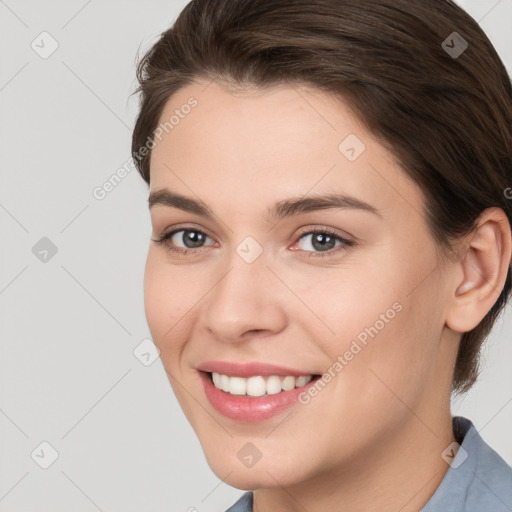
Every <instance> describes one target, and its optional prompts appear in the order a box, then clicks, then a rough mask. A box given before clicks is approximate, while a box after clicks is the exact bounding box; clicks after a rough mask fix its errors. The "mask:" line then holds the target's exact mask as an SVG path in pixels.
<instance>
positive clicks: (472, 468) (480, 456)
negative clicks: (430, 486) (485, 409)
mask: <svg viewBox="0 0 512 512" xmlns="http://www.w3.org/2000/svg"><path fill="white" fill-rule="evenodd" d="M453 430H454V434H455V437H456V438H457V439H458V440H459V443H460V447H459V450H458V452H457V455H456V456H455V458H454V459H453V461H451V463H450V468H449V470H448V472H447V473H446V475H445V477H444V479H443V481H442V482H441V485H440V486H439V487H438V489H437V491H436V492H435V493H434V495H433V496H432V498H431V499H430V500H429V502H428V503H427V504H426V505H425V507H424V508H423V509H422V512H437V511H439V512H440V511H444V510H446V507H447V506H449V509H450V510H451V511H453V512H481V511H482V510H489V511H490V510H492V511H493V512H510V511H511V510H512V468H511V467H510V466H509V465H508V464H507V463H506V462H505V461H504V460H503V458H502V457H500V456H499V455H498V454H497V453H496V452H495V451H494V450H493V449H492V448H491V447H490V446H489V445H488V444H487V443H486V442H485V441H484V440H483V438H482V437H481V436H480V434H479V433H478V431H477V430H476V428H475V427H474V425H473V424H472V423H471V421H469V420H468V419H466V418H462V417H455V418H453ZM461 441H462V442H461Z"/></svg>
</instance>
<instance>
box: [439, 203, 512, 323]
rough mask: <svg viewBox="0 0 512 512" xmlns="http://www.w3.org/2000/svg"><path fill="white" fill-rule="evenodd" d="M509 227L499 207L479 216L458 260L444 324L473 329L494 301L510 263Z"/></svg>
mask: <svg viewBox="0 0 512 512" xmlns="http://www.w3.org/2000/svg"><path fill="white" fill-rule="evenodd" d="M511 246H512V242H511V231H510V224H509V222H508V219H507V216H506V214H505V212H503V210H501V209H500V208H489V209H487V210H485V212H483V213H482V214H481V216H480V220H479V221H478V223H477V227H476V229H475V231H474V232H473V233H472V234H471V235H470V237H469V242H468V244H467V249H466V251H465V253H464V255H463V256H462V258H461V259H460V261H459V262H458V265H460V267H461V270H462V272H463V276H464V277H463V279H462V281H461V280H460V278H459V281H458V282H457V283H456V288H455V291H454V293H453V297H452V301H451V303H450V304H449V305H448V311H447V317H446V325H447V326H448V327H449V328H450V329H452V330H454V331H456V332H460V333H463V332H468V331H471V330H472V329H474V328H475V327H476V326H477V325H478V324H479V323H480V321H481V320H482V319H483V318H484V317H485V315H486V314H487V313H488V312H489V310H490V309H491V308H492V306H493V305H494V303H495V302H496V301H497V299H498V297H499V295H500V293H501V291H502V290H503V286H504V285H505V280H506V278H507V273H508V270H509V267H510V259H511Z"/></svg>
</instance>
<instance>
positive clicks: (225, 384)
mask: <svg viewBox="0 0 512 512" xmlns="http://www.w3.org/2000/svg"><path fill="white" fill-rule="evenodd" d="M220 385H221V388H222V391H226V393H227V392H229V377H228V376H227V375H221V376H220Z"/></svg>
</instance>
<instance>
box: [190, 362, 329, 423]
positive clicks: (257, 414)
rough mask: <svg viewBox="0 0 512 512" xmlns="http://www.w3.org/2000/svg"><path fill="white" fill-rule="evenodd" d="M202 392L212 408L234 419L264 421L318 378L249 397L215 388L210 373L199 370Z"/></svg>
mask: <svg viewBox="0 0 512 512" xmlns="http://www.w3.org/2000/svg"><path fill="white" fill-rule="evenodd" d="M199 374H200V377H201V380H202V381H203V387H204V392H205V394H206V397H207V398H208V400H209V401H210V403H211V404H212V406H213V408H214V409H215V410H217V411H218V412H220V413H221V414H223V415H224V416H226V417H227V418H231V419H232V420H236V421H244V422H248V423H256V422H259V421H264V420H267V419H269V418H272V417H273V416H276V415H277V414H279V413H281V412H283V411H284V410H286V409H287V408H288V407H291V406H292V405H293V404H295V403H297V402H298V398H299V395H300V394H301V393H302V392H304V391H307V389H308V388H309V387H310V386H312V385H314V384H315V383H316V381H317V380H318V378H319V377H318V378H314V379H312V380H310V381H309V382H308V383H307V384H306V385H304V386H301V387H299V388H295V389H292V390H290V391H281V392H279V393H275V394H273V395H263V396H260V397H250V396H247V395H231V394H229V393H226V392H225V391H222V390H221V389H217V388H216V387H215V386H214V384H213V382H212V381H211V379H210V374H208V373H206V372H203V371H200V372H199Z"/></svg>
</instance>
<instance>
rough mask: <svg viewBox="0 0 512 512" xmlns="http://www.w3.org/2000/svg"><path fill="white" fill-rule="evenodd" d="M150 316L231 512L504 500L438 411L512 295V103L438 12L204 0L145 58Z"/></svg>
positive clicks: (460, 384)
mask: <svg viewBox="0 0 512 512" xmlns="http://www.w3.org/2000/svg"><path fill="white" fill-rule="evenodd" d="M138 79H139V82H140V88H139V89H138V92H141V93H142V97H141V105H140V113H139V115H138V118H137V121H136V126H135V129H134V133H133V141H132V151H133V155H134V159H135V160H136V162H137V165H138V169H139V172H140V174H141V176H142V177H143V178H144V180H145V181H146V182H147V183H148V185H149V191H150V196H149V207H150V212H151V221H152V227H153V237H152V241H151V243H150V247H149V252H148V258H147V263H146V269H145V308H146V317H147V320H148V324H149V328H150V331H151V333H152V336H153V340H154V342H155V344H156V345H157V347H158V348H159V349H160V353H161V359H162V362H163V364H164V367H165V369H166V372H167V374H168V376H169V380H170V383H171V385H172V387H173V390H174V392H175V393H176V396H177V399H178V400H179V403H180V405H181V407H182V408H183V411H184V413H185V415H186V417H187V418H188V420H189V422H190V424H191V425H192V427H193V428H194V430H195V432H196V434H197V436H198V438H199V441H200V442H201V445H202V447H203V450H204V453H205V456H206V458H207V461H208V463H209V465H210V467H211V468H212V470H213V471H214V472H215V474H216V475H217V476H218V477H219V478H221V479H223V480H224V481H225V482H226V483H227V484H229V485H231V486H234V487H236V488H239V489H244V490H247V491H248V492H246V493H245V494H244V495H243V497H242V498H241V499H240V500H239V501H238V502H237V503H236V504H235V505H233V507H231V508H230V509H229V510H230V511H231V512H234V511H238V512H241V511H251V510H252V511H254V512H266V511H280V512H281V511H282V512H285V511H295V510H306V511H308V512H317V511H322V512H326V511H337V512H339V511H350V512H359V511H368V510H379V511H398V510H400V511H401V512H410V511H418V510H422V511H429V512H430V511H441V510H442V511H446V510H450V511H451V512H453V511H463V510H468V511H469V510H471V511H479V512H480V511H483V510H485V511H490V510H492V511H493V512H496V511H498V512H499V511H505V510H512V471H511V469H510V468H509V467H508V466H507V464H506V463H505V462H504V460H503V459H502V458H501V457H500V456H499V455H498V454H496V452H494V451H493V450H492V449H491V448H490V447H489V446H488V445H487V444H486V443H485V442H484V441H483V440H482V438H481V437H480V436H479V434H478V432H477V431H476V429H475V428H474V427H473V425H472V423H471V421H470V420H468V419H465V418H460V417H456V418H452V415H451V412H450V397H451V394H452V393H463V392H465V391H467V390H468V389H470V387H471V386H472V385H473V383H474V382H475V380H476V378H477V374H478V354H479V350H480V347H481V344H482V342H483V340H484V339H485V337H486V336H487V334H488V333H489V331H490V329H491V327H492V325H493V324H494V322H495V320H496V318H497V317H498V315H499V314H500V312H501V311H502V309H503V307H504V305H505V303H506V300H507V298H508V296H509V293H510V289H511V276H510V261H511V247H512V243H511V229H510V223H511V216H512V206H511V202H510V197H511V195H510V193H507V190H508V191H509V192H510V188H509V187H510V185H511V183H512V89H511V84H510V79H509V77H508V75H507V73H506V70H505V68H504V66H503V63H502V62H501V60H500V58H499V57H498V55H497V53H496V51H495V49H494V48H493V46H492V45H491V43H490V42H489V40H488V38H487V37H486V36H485V34H484V33H483V32H482V30H481V28H480V27H479V26H478V24H477V23H476V22H475V21H474V20H473V19H472V18H471V17H470V16H469V15H468V14H466V13H465V12H464V11H463V10H462V9H460V8H459V7H457V5H456V4H454V3H453V2H452V1H450V0H365V1H361V0H319V1H315V2H311V1H305V0H293V1H290V0H286V1H284V0H195V1H193V2H191V3H189V4H188V5H187V6H186V7H185V8H184V10H183V11H182V12H181V14H180V15H179V17H178V18H177V20H176V22H175V23H174V25H173V26H172V27H171V28H170V29H169V30H167V31H166V32H164V33H163V34H162V35H161V37H160V39H159V41H158V42H157V43H156V44H155V45H154V46H153V47H152V48H151V49H150V50H149V51H148V52H147V53H146V55H145V56H144V58H143V59H142V60H141V61H140V63H139V67H138Z"/></svg>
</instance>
